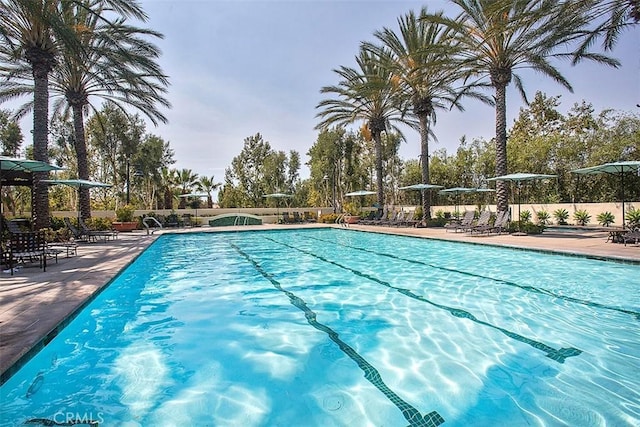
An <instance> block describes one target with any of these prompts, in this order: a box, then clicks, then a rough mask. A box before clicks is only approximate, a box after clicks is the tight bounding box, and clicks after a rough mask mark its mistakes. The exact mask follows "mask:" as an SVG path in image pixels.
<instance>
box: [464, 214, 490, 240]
mask: <svg viewBox="0 0 640 427" xmlns="http://www.w3.org/2000/svg"><path fill="white" fill-rule="evenodd" d="M490 219H491V211H482V212H481V213H480V217H478V221H476V223H475V224H474V225H472V226H471V227H469V228H468V229H467V231H468V232H470V233H471V234H473V233H482V232H484V231H487V230H490V229H491V227H493V225H490V224H489V220H490Z"/></svg>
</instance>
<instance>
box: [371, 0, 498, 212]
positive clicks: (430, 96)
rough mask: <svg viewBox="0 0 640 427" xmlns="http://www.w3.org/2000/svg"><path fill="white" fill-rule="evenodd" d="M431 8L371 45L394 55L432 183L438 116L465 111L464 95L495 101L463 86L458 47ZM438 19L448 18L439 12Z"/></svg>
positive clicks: (425, 201) (425, 178) (425, 177)
mask: <svg viewBox="0 0 640 427" xmlns="http://www.w3.org/2000/svg"><path fill="white" fill-rule="evenodd" d="M427 15H428V13H427V9H426V7H425V8H423V9H422V10H421V12H420V15H419V16H416V14H415V13H414V12H413V11H412V12H409V13H408V14H406V15H405V16H404V17H402V18H399V19H398V26H399V30H400V31H399V34H396V33H395V32H394V31H393V30H391V29H389V28H384V29H383V30H382V31H376V32H375V33H374V35H375V37H376V38H377V39H378V40H379V41H380V42H381V43H382V46H381V47H378V46H375V45H373V44H365V48H366V49H370V50H371V51H373V52H376V53H378V54H379V55H384V50H385V49H387V50H388V51H389V52H391V61H390V62H387V63H386V64H383V66H384V65H387V66H388V67H390V68H389V71H390V72H391V73H392V75H393V76H394V77H393V78H394V79H396V81H397V82H399V88H400V89H401V93H402V97H403V99H404V100H405V101H406V102H408V103H409V104H410V106H411V108H412V109H413V114H414V115H415V116H416V117H417V118H418V121H419V126H420V148H421V150H420V160H421V162H420V163H421V171H422V182H423V183H424V184H429V182H430V180H429V137H433V138H434V139H436V138H435V136H434V135H433V131H432V127H431V125H432V124H435V123H436V111H437V110H445V109H451V108H453V107H455V108H457V109H458V110H460V111H463V110H464V108H463V107H462V105H461V104H460V98H461V97H463V96H469V97H475V98H477V99H480V100H482V101H484V102H487V103H491V102H492V101H491V100H490V99H489V98H487V97H486V96H483V95H481V94H479V93H478V92H476V91H474V90H473V86H462V85H461V84H460V82H461V80H462V73H461V70H460V68H458V67H457V66H455V60H456V58H455V56H454V55H455V52H456V46H455V43H453V40H451V38H450V36H449V33H448V31H447V30H446V28H445V27H444V26H442V25H440V24H439V23H436V22H428V21H427V20H425V19H424V18H425V17H426V16H427ZM436 16H440V17H441V16H442V12H438V13H437V14H436ZM422 212H423V220H425V221H426V220H427V219H429V218H430V217H431V215H430V213H431V205H430V200H429V197H425V194H424V191H423V197H422Z"/></svg>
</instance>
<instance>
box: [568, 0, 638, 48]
mask: <svg viewBox="0 0 640 427" xmlns="http://www.w3.org/2000/svg"><path fill="white" fill-rule="evenodd" d="M579 3H580V4H582V5H583V6H584V13H585V14H587V15H588V16H589V19H588V20H587V22H589V24H590V26H591V28H592V29H591V30H589V31H588V33H587V37H586V38H585V40H584V42H583V43H582V45H581V46H580V48H579V49H578V53H580V52H582V51H583V50H584V49H587V48H588V47H589V46H591V45H592V44H593V42H594V41H595V39H596V38H598V37H600V36H604V39H603V43H602V44H603V47H604V48H605V49H606V50H611V49H613V47H614V45H615V44H616V42H617V41H618V37H619V36H620V33H621V32H622V31H623V30H625V29H628V28H630V27H632V26H634V25H637V24H638V23H639V22H640V1H638V0H581V1H580V2H579ZM579 59H580V56H579V54H578V55H576V60H579Z"/></svg>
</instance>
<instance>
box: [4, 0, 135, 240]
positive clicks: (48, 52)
mask: <svg viewBox="0 0 640 427" xmlns="http://www.w3.org/2000/svg"><path fill="white" fill-rule="evenodd" d="M69 3H70V2H63V1H59V0H35V1H34V0H6V1H4V2H3V3H2V13H0V28H2V31H0V62H2V64H3V71H4V73H6V75H7V76H8V80H11V78H12V77H13V75H14V73H15V72H17V73H22V70H23V69H24V64H25V62H26V63H27V64H28V66H29V68H30V71H31V74H32V76H33V100H34V102H33V153H34V159H36V160H40V161H44V162H48V161H49V153H48V133H49V129H48V122H49V74H50V73H51V71H52V70H53V69H54V67H55V66H56V65H57V63H58V60H59V55H60V53H61V52H66V51H71V52H75V53H76V54H79V53H80V52H81V51H82V49H81V47H80V43H79V41H78V39H77V37H76V36H77V35H76V33H75V32H74V31H73V28H71V27H69V26H68V25H67V24H66V22H65V20H64V19H63V15H64V13H65V11H66V6H68V5H69ZM105 5H106V6H107V7H109V8H110V9H111V11H112V12H114V13H115V14H116V15H119V16H133V17H135V18H136V19H141V20H143V19H146V15H145V14H144V13H143V11H142V9H141V8H140V6H139V5H138V3H137V2H136V1H133V0H95V1H92V2H91V3H89V4H88V7H87V11H88V12H90V13H99V12H97V10H101V7H102V6H105ZM20 75H21V74H20ZM4 100H6V98H3V97H0V101H4ZM47 177H48V173H46V172H38V173H34V175H33V181H34V187H33V191H34V196H33V199H34V206H33V208H34V209H33V210H34V212H33V215H34V217H35V227H36V228H37V229H40V228H46V227H48V225H49V195H48V186H47V184H41V181H42V180H43V179H46V178H47Z"/></svg>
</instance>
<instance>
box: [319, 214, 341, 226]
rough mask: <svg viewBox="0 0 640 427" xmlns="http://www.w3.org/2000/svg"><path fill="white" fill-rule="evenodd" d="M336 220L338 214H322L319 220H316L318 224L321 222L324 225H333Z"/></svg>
mask: <svg viewBox="0 0 640 427" xmlns="http://www.w3.org/2000/svg"><path fill="white" fill-rule="evenodd" d="M337 218H338V214H334V213H329V214H323V215H321V216H320V218H318V222H322V223H325V224H333V223H334V222H336V219H337Z"/></svg>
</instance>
